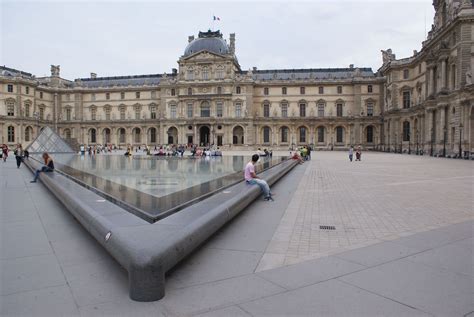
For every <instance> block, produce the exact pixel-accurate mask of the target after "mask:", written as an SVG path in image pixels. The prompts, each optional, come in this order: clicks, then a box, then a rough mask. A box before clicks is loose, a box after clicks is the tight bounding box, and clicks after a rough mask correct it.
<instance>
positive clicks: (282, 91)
mask: <svg viewBox="0 0 474 317" xmlns="http://www.w3.org/2000/svg"><path fill="white" fill-rule="evenodd" d="M281 94H282V95H286V87H282V88H281Z"/></svg>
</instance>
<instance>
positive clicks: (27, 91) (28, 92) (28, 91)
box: [25, 87, 30, 95]
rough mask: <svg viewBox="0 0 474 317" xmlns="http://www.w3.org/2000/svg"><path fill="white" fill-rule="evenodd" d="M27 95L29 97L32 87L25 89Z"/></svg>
mask: <svg viewBox="0 0 474 317" xmlns="http://www.w3.org/2000/svg"><path fill="white" fill-rule="evenodd" d="M25 93H26V94H27V95H29V94H30V87H25Z"/></svg>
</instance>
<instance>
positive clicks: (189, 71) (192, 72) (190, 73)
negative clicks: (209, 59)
mask: <svg viewBox="0 0 474 317" xmlns="http://www.w3.org/2000/svg"><path fill="white" fill-rule="evenodd" d="M188 80H194V71H193V70H188Z"/></svg>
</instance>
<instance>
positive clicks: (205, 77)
mask: <svg viewBox="0 0 474 317" xmlns="http://www.w3.org/2000/svg"><path fill="white" fill-rule="evenodd" d="M202 79H203V80H208V79H209V70H208V69H207V68H204V69H203V70H202Z"/></svg>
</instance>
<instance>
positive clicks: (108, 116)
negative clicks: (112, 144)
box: [105, 108, 110, 143]
mask: <svg viewBox="0 0 474 317" xmlns="http://www.w3.org/2000/svg"><path fill="white" fill-rule="evenodd" d="M105 120H107V121H109V120H110V108H105ZM107 143H108V142H107Z"/></svg>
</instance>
